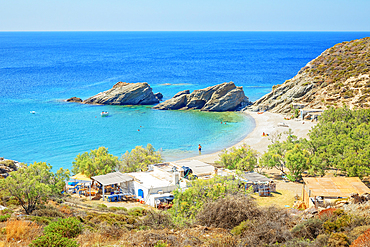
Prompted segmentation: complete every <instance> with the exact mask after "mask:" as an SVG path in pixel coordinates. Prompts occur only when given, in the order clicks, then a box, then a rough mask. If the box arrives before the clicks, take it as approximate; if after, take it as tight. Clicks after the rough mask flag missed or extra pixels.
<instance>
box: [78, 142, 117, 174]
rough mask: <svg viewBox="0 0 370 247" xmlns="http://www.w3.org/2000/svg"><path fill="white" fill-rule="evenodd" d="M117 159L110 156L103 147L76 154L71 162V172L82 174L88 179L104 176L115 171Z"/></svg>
mask: <svg viewBox="0 0 370 247" xmlns="http://www.w3.org/2000/svg"><path fill="white" fill-rule="evenodd" d="M117 165H118V157H117V156H114V155H112V154H110V153H109V152H108V149H107V148H105V147H99V148H98V149H94V150H91V151H90V152H85V153H83V154H78V155H77V157H76V158H75V161H73V162H72V172H73V173H75V174H77V173H82V174H85V175H86V176H88V177H92V176H97V175H104V174H107V173H110V172H113V171H115V169H116V167H117Z"/></svg>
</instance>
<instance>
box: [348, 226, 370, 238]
mask: <svg viewBox="0 0 370 247" xmlns="http://www.w3.org/2000/svg"><path fill="white" fill-rule="evenodd" d="M369 229H370V225H366V226H358V227H355V228H353V229H352V231H350V232H349V233H348V238H349V240H350V242H353V241H354V240H356V239H357V238H358V237H359V236H360V235H362V234H364V232H366V231H367V230H369Z"/></svg>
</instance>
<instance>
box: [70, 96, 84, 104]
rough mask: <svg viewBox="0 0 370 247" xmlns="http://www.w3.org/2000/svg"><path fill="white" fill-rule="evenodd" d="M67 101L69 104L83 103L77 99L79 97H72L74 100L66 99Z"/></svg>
mask: <svg viewBox="0 0 370 247" xmlns="http://www.w3.org/2000/svg"><path fill="white" fill-rule="evenodd" d="M66 101H67V102H76V103H81V102H82V99H80V98H77V97H72V98H69V99H66Z"/></svg>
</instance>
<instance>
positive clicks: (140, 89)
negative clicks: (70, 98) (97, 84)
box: [83, 82, 159, 105]
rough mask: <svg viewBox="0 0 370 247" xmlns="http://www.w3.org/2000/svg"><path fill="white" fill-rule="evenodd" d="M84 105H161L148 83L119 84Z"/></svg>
mask: <svg viewBox="0 0 370 247" xmlns="http://www.w3.org/2000/svg"><path fill="white" fill-rule="evenodd" d="M83 103H84V104H102V105H152V104H155V103H159V100H158V98H157V97H156V96H155V95H154V94H153V92H152V88H151V87H150V86H149V84H148V83H146V82H142V83H127V82H118V83H116V84H115V85H114V86H113V88H111V89H109V90H107V91H104V92H101V93H99V94H97V95H95V96H92V97H90V98H88V99H86V100H84V101H83Z"/></svg>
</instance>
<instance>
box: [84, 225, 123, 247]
mask: <svg viewBox="0 0 370 247" xmlns="http://www.w3.org/2000/svg"><path fill="white" fill-rule="evenodd" d="M125 233H127V230H126V229H125V228H122V227H120V226H118V225H108V224H106V223H102V224H101V225H100V226H99V229H98V230H96V231H91V230H89V229H86V230H85V231H84V232H83V233H82V234H80V235H79V236H78V238H77V242H78V243H79V244H80V245H81V246H100V245H101V244H107V243H117V241H118V239H120V238H121V237H122V236H123V235H124V234H125Z"/></svg>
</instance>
